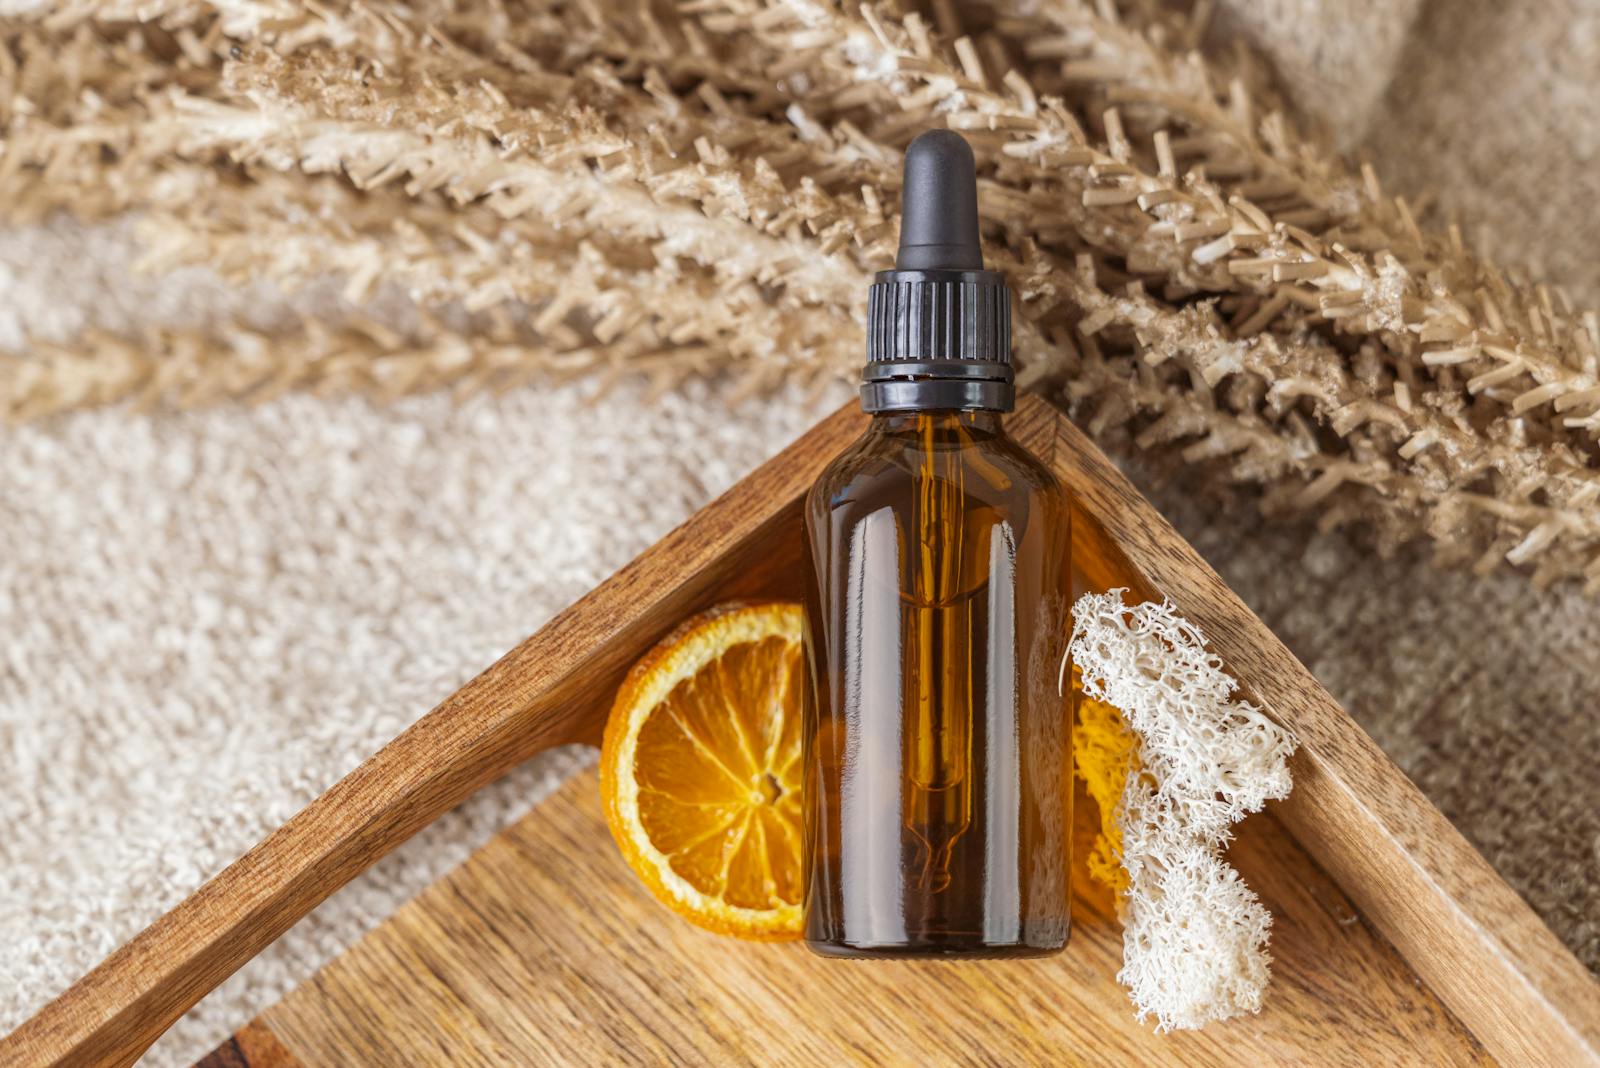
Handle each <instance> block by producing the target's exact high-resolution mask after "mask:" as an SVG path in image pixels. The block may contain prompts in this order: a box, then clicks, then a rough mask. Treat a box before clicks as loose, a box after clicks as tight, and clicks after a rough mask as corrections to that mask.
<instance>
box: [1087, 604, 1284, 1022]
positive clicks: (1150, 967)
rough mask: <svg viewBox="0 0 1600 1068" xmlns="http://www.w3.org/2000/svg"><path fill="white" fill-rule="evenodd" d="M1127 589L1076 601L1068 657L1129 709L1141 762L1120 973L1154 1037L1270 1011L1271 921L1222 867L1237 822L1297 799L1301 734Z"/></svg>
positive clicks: (1188, 629)
mask: <svg viewBox="0 0 1600 1068" xmlns="http://www.w3.org/2000/svg"><path fill="white" fill-rule="evenodd" d="M1122 593H1123V591H1122V590H1120V589H1118V590H1111V591H1109V592H1107V593H1104V594H1099V595H1096V594H1086V595H1085V596H1083V597H1081V598H1080V599H1079V600H1078V603H1077V604H1076V605H1074V606H1073V628H1072V645H1071V654H1072V662H1073V665H1074V666H1075V667H1076V669H1077V670H1078V672H1079V674H1080V675H1081V680H1082V687H1083V693H1084V695H1085V696H1086V697H1088V698H1091V699H1093V700H1096V701H1101V702H1104V703H1105V704H1107V705H1111V706H1113V707H1115V708H1117V709H1119V710H1121V712H1122V715H1123V717H1124V718H1125V720H1126V722H1127V725H1128V727H1129V728H1130V729H1131V730H1132V731H1133V733H1134V734H1135V735H1136V736H1137V739H1138V744H1137V760H1136V762H1135V763H1134V768H1135V770H1134V772H1133V774H1130V775H1129V776H1128V778H1127V783H1126V785H1125V786H1124V787H1123V790H1122V796H1121V798H1120V800H1119V801H1118V803H1117V805H1116V809H1115V813H1114V818H1115V822H1116V825H1117V829H1118V830H1119V831H1120V833H1121V846H1122V850H1121V853H1122V855H1121V861H1122V866H1123V867H1124V868H1125V869H1126V870H1127V873H1128V888H1127V890H1126V891H1125V893H1124V895H1123V897H1122V898H1121V900H1120V902H1119V905H1120V909H1121V912H1122V916H1123V924H1124V926H1123V966H1122V971H1121V972H1119V973H1118V975H1117V978H1118V980H1119V981H1120V982H1122V983H1123V984H1124V985H1125V986H1126V987H1127V988H1128V993H1129V996H1130V997H1131V998H1132V1000H1133V1004H1134V1006H1135V1008H1137V1009H1138V1012H1139V1018H1140V1019H1144V1018H1145V1017H1147V1016H1154V1017H1155V1018H1156V1021H1157V1027H1156V1029H1157V1030H1158V1031H1168V1030H1171V1029H1174V1028H1184V1029H1186V1028H1196V1027H1202V1026H1204V1025H1205V1024H1207V1023H1210V1022H1211V1021H1213V1020H1225V1019H1228V1018H1229V1017H1231V1016H1237V1015H1239V1014H1240V1013H1244V1012H1256V1011H1258V1010H1259V1009H1260V1008H1261V994H1262V991H1263V990H1264V989H1265V988H1266V985H1267V982H1268V979H1269V978H1270V965H1271V961H1272V958H1271V956H1270V955H1269V954H1268V952H1267V942H1268V931H1269V928H1270V927H1271V925H1272V917H1271V915H1270V914H1269V913H1268V912H1267V910H1266V908H1265V907H1264V906H1263V905H1262V904H1261V902H1260V900H1259V899H1257V897H1256V895H1255V894H1254V893H1252V892H1251V890H1250V888H1249V887H1248V886H1246V885H1245V884H1244V880H1242V879H1240V878H1239V873H1238V872H1236V871H1234V870H1233V869H1232V868H1231V867H1229V866H1228V864H1227V862H1226V861H1225V860H1223V857H1222V851H1223V849H1224V847H1226V845H1227V844H1228V841H1229V839H1230V837H1231V835H1232V825H1233V824H1234V823H1237V822H1238V821H1239V820H1241V819H1243V818H1244V817H1245V816H1246V815H1247V814H1249V813H1251V812H1256V811H1258V810H1260V808H1261V806H1262V805H1263V804H1265V803H1266V801H1267V800H1269V799H1272V798H1282V797H1286V796H1288V793H1289V788H1290V781H1289V768H1288V759H1289V754H1290V753H1291V752H1293V750H1294V738H1293V737H1292V736H1291V735H1290V734H1289V732H1287V731H1286V730H1284V729H1283V728H1282V727H1280V726H1278V725H1277V724H1275V723H1273V722H1272V721H1271V720H1270V719H1268V718H1267V717H1266V715H1265V714H1263V713H1262V712H1261V710H1260V709H1258V708H1256V707H1254V706H1253V705H1251V704H1249V703H1248V702H1246V701H1242V700H1235V699H1234V696H1233V695H1234V692H1235V691H1236V690H1237V689H1238V684H1237V683H1236V682H1235V681H1234V680H1233V678H1232V677H1231V676H1229V675H1228V674H1227V672H1225V671H1223V669H1222V662H1221V660H1219V659H1218V658H1217V657H1216V656H1214V655H1212V654H1210V653H1208V652H1206V648H1205V639H1204V638H1203V637H1202V636H1201V634H1200V631H1199V630H1198V628H1196V627H1195V626H1194V625H1193V624H1191V623H1189V622H1188V621H1186V620H1184V619H1183V618H1182V617H1180V616H1179V615H1178V614H1177V612H1176V611H1175V610H1174V609H1173V606H1172V604H1171V603H1170V602H1164V603H1162V604H1159V605H1158V604H1152V603H1144V604H1139V605H1133V606H1128V605H1125V604H1124V603H1123V601H1122Z"/></svg>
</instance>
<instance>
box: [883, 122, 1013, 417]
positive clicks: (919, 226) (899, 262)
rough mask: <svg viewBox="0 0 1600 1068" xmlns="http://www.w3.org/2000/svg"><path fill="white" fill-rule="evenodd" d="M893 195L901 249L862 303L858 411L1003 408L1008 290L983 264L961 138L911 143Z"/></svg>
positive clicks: (970, 168) (1008, 388) (1007, 377)
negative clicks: (863, 353)
mask: <svg viewBox="0 0 1600 1068" xmlns="http://www.w3.org/2000/svg"><path fill="white" fill-rule="evenodd" d="M900 195H901V205H900V209H901V210H900V251H899V252H898V254H897V255H896V256H895V265H894V269H893V270H888V271H879V272H878V276H877V279H876V280H875V281H874V282H873V285H872V289H871V291H870V293H869V295H868V299H867V366H866V367H865V369H864V370H863V371H862V375H861V379H862V382H861V406H862V407H863V408H865V409H866V410H867V411H869V412H894V411H924V410H934V409H957V410H986V411H1000V412H1008V411H1010V410H1011V408H1012V405H1013V403H1014V398H1015V392H1016V391H1015V389H1014V388H1013V386H1012V371H1011V294H1010V292H1009V291H1008V290H1007V289H1006V282H1005V277H1004V276H1003V275H1001V274H1000V273H999V272H998V271H986V270H984V267H983V247H982V245H980V244H979V239H978V174H977V165H976V163H975V162H974V161H973V158H972V149H971V148H970V147H969V146H968V145H967V142H966V141H965V140H964V139H963V138H962V137H961V135H960V134H958V133H952V132H951V131H949V130H929V131H928V132H927V133H925V134H922V135H921V136H920V137H918V138H917V139H916V140H915V141H912V142H911V144H910V146H909V147H908V148H907V149H906V159H905V176H904V181H903V182H902V186H901V194H900Z"/></svg>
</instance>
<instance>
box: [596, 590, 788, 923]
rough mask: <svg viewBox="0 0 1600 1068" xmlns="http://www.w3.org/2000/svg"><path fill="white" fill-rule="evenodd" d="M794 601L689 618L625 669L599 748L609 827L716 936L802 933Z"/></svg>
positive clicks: (672, 901) (634, 860) (662, 891)
mask: <svg viewBox="0 0 1600 1068" xmlns="http://www.w3.org/2000/svg"><path fill="white" fill-rule="evenodd" d="M802 618H803V617H802V614H801V609H800V606H799V605H797V604H788V603H774V604H736V605H725V606H722V607H719V608H714V609H711V610H710V611H708V612H705V613H702V614H701V615H698V616H695V617H693V618H691V619H689V620H687V621H686V622H685V623H684V624H683V625H682V626H680V627H679V628H678V629H677V630H675V631H674V632H673V633H672V634H670V635H668V636H667V637H666V638H665V639H663V640H662V641H661V643H660V644H658V645H657V646H656V647H655V648H654V649H652V650H651V651H650V652H649V653H647V654H646V655H645V657H644V659H642V660H640V661H639V663H637V664H636V665H634V668H633V670H632V671H631V672H629V674H628V677H627V679H626V681H624V682H623V684H622V689H621V690H620V691H618V693H617V700H616V703H615V704H614V705H613V706H612V708H611V718H610V719H609V720H608V721H607V723H606V733H605V741H604V743H603V745H602V747H601V753H600V788H601V793H602V799H603V801H604V803H605V810H606V821H607V823H609V824H610V827H611V834H612V837H614V838H615V839H616V840H617V845H618V847H620V848H621V850H622V855H623V857H624V858H626V860H627V862H628V864H629V866H630V867H632V868H633V870H634V872H635V873H636V874H637V875H638V876H639V878H640V879H641V880H643V881H644V884H645V886H647V887H648V888H649V889H650V891H651V893H653V894H654V895H655V896H656V897H657V898H658V899H660V900H661V901H662V902H663V903H665V904H666V905H667V906H669V907H670V908H672V909H673V910H674V911H676V912H677V913H679V914H680V915H682V916H684V917H685V918H687V919H689V920H691V921H692V922H694V923H697V924H699V925H700V926H701V927H705V928H707V929H709V930H712V931H717V932H720V933H722V934H730V935H735V936H738V937H741V938H754V939H766V940H777V939H786V938H795V937H798V936H799V933H800V863H801V861H800V838H801V826H802V823H801V821H802V818H803V817H802V813H801V808H800V790H801V769H800V728H801V723H800V721H801V700H802V696H803V692H804V691H803V690H802V686H803V685H804V680H803V676H802V672H803V670H804V664H803V658H802V653H801V633H802V625H803V624H802Z"/></svg>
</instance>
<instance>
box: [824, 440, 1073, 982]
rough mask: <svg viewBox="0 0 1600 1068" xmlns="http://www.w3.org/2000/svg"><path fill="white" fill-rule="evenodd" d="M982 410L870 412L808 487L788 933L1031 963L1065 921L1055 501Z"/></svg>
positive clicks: (1062, 562)
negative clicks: (798, 820) (796, 901)
mask: <svg viewBox="0 0 1600 1068" xmlns="http://www.w3.org/2000/svg"><path fill="white" fill-rule="evenodd" d="M1001 420H1002V416H1001V414H1000V413H999V412H996V411H961V410H948V411H939V410H934V411H890V412H880V413H879V414H877V415H875V416H874V417H873V420H872V423H871V426H870V428H869V429H868V430H867V432H866V434H865V435H864V436H863V437H862V438H861V439H860V440H859V441H858V442H857V443H856V444H855V445H854V446H852V447H851V448H850V449H849V450H847V451H846V452H845V454H844V455H842V456H841V457H840V458H839V459H838V460H837V461H835V462H834V464H833V465H832V467H830V468H829V470H828V471H827V472H826V473H824V475H823V476H822V478H821V479H820V480H819V481H818V482H817V483H816V485H815V486H814V487H813V488H812V490H811V493H810V495H809V497H808V498H807V502H806V527H807V533H808V535H809V538H810V544H811V551H812V556H813V563H814V565H815V566H814V572H813V575H812V582H811V585H810V590H809V597H808V604H807V624H808V635H807V652H808V656H809V658H810V668H811V672H812V686H811V689H810V695H809V707H808V709H807V721H806V736H805V742H806V753H805V761H806V774H807V783H806V795H807V812H806V860H807V870H806V876H805V878H806V907H805V912H806V927H805V936H806V940H807V942H808V944H809V945H810V946H811V948H812V949H814V950H816V951H818V952H820V953H823V954H826V955H830V956H869V957H870V956H878V957H995V956H1033V955H1038V954H1043V953H1049V952H1053V951H1055V950H1058V949H1060V948H1061V947H1062V946H1063V945H1064V944H1065V943H1066V940H1067V933H1068V927H1069V918H1070V906H1069V901H1070V898H1069V891H1068V871H1069V868H1070V864H1069V851H1070V840H1071V826H1072V818H1071V803H1072V801H1071V799H1072V788H1071V744H1070V742H1071V739H1070V733H1069V732H1070V730H1071V719H1070V716H1069V710H1068V703H1067V700H1066V699H1065V698H1063V697H1062V696H1061V695H1060V694H1059V693H1058V689H1057V678H1058V671H1059V668H1060V665H1061V658H1062V656H1063V655H1064V651H1065V645H1066V641H1067V636H1068V627H1069V624H1068V598H1069V594H1070V572H1069V566H1070V549H1069V545H1070V538H1069V531H1068V523H1069V515H1070V508H1069V502H1068V498H1067V496H1066V493H1065V491H1064V490H1063V489H1062V487H1061V486H1060V485H1059V484H1058V483H1057V481H1056V479H1055V478H1054V476H1053V475H1052V474H1051V473H1050V472H1049V470H1048V469H1046V468H1045V467H1043V466H1042V465H1041V464H1040V463H1039V462H1038V461H1036V460H1035V459H1034V458H1033V457H1031V456H1030V455H1029V454H1028V453H1026V452H1025V451H1024V450H1023V449H1021V448H1020V447H1019V446H1017V445H1016V444H1015V443H1014V442H1013V441H1012V440H1011V439H1010V438H1008V437H1007V436H1006V435H1005V433H1004V430H1003V429H1002V426H1001Z"/></svg>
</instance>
